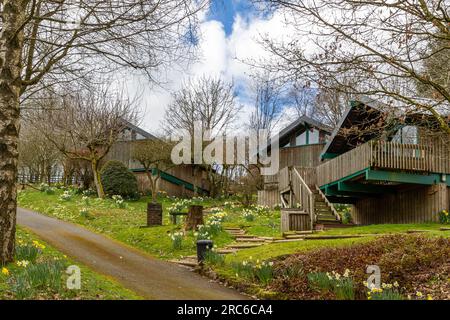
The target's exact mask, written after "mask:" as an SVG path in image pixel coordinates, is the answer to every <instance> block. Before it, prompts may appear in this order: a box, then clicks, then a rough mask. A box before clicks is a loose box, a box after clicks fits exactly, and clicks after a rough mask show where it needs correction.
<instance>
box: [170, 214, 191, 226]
mask: <svg viewBox="0 0 450 320" xmlns="http://www.w3.org/2000/svg"><path fill="white" fill-rule="evenodd" d="M169 215H170V221H171V222H172V224H177V217H178V216H187V215H188V213H187V212H169Z"/></svg>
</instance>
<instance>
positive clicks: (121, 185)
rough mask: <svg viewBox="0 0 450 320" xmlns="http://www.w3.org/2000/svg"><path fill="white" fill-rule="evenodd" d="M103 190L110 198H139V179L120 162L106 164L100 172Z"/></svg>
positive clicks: (112, 161) (113, 161)
mask: <svg viewBox="0 0 450 320" xmlns="http://www.w3.org/2000/svg"><path fill="white" fill-rule="evenodd" d="M100 176H101V180H102V184H103V189H104V191H105V194H107V195H109V196H113V195H120V196H122V197H124V198H137V197H138V195H139V193H138V184H137V179H136V177H135V176H134V175H133V173H131V172H130V171H129V170H128V168H127V167H126V166H125V165H124V164H123V163H122V162H120V161H115V160H111V161H108V162H107V163H105V165H104V166H103V168H102V170H101V172H100Z"/></svg>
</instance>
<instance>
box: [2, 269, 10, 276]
mask: <svg viewBox="0 0 450 320" xmlns="http://www.w3.org/2000/svg"><path fill="white" fill-rule="evenodd" d="M2 274H3V275H5V276H9V270H8V269H6V268H5V267H3V268H2Z"/></svg>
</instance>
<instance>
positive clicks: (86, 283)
mask: <svg viewBox="0 0 450 320" xmlns="http://www.w3.org/2000/svg"><path fill="white" fill-rule="evenodd" d="M33 241H38V243H35V244H37V245H38V246H41V249H40V250H41V252H40V253H39V254H38V256H37V258H36V260H35V261H34V262H33V261H30V260H28V259H24V258H23V257H20V258H19V257H17V256H16V262H15V263H10V264H7V265H5V266H0V269H1V271H2V272H0V300H6V299H89V300H91V299H99V300H123V299H141V298H140V297H139V296H138V295H136V294H135V293H133V292H131V291H130V290H128V289H125V288H123V287H122V286H121V285H120V284H118V283H117V282H115V281H114V280H112V279H109V278H107V277H105V276H102V275H99V274H98V273H95V272H93V271H92V270H90V269H89V268H87V267H85V266H83V265H82V264H80V263H78V262H76V261H73V260H71V259H70V258H68V257H66V256H65V255H63V254H62V253H61V252H59V251H57V250H56V249H54V248H52V247H51V246H49V245H48V244H46V243H44V242H42V241H41V240H39V239H38V238H37V237H36V236H35V235H33V234H32V233H30V232H28V231H27V230H24V229H22V228H18V229H17V234H16V243H17V244H16V247H17V248H20V247H21V246H27V245H29V246H32V244H33ZM23 260H25V261H26V263H28V265H27V266H26V267H25V266H23V265H22V266H19V265H18V264H20V263H22V261H23ZM55 261H57V263H61V265H62V266H63V270H62V271H61V275H62V277H61V279H60V280H59V281H58V283H59V284H60V285H61V287H60V288H59V289H57V290H56V289H51V288H50V287H48V286H47V285H33V286H29V285H28V284H26V283H22V282H20V281H18V280H17V279H19V280H20V279H24V277H23V275H24V274H25V273H26V271H27V269H28V268H30V267H32V266H33V265H39V264H41V265H42V264H47V263H48V264H52V263H53V262H55ZM71 265H76V266H78V267H80V269H81V289H80V290H76V289H73V290H69V289H67V288H66V285H65V283H66V281H67V277H68V275H66V273H65V269H66V267H68V266H71ZM48 277H49V275H48V273H43V274H41V276H40V278H39V279H48ZM35 283H36V281H35Z"/></svg>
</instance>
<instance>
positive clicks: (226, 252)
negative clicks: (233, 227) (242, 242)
mask: <svg viewBox="0 0 450 320" xmlns="http://www.w3.org/2000/svg"><path fill="white" fill-rule="evenodd" d="M216 252H217V253H218V254H231V253H236V252H237V250H235V249H218V250H216Z"/></svg>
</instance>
